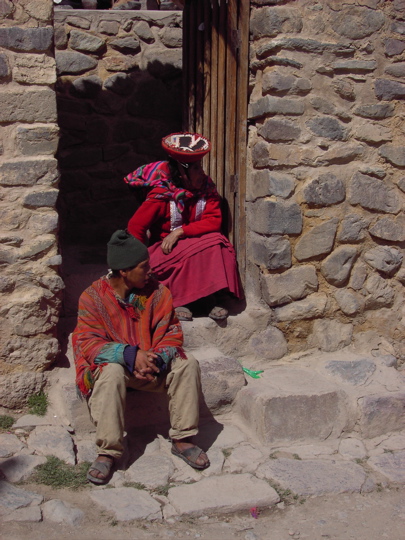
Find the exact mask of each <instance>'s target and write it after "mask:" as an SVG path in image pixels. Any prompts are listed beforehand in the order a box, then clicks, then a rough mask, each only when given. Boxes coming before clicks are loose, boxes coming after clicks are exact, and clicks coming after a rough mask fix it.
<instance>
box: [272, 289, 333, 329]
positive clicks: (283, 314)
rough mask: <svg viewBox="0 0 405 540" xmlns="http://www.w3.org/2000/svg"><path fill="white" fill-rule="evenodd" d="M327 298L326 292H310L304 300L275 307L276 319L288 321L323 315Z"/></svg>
mask: <svg viewBox="0 0 405 540" xmlns="http://www.w3.org/2000/svg"><path fill="white" fill-rule="evenodd" d="M327 300H328V299H327V296H326V294H323V293H316V294H310V295H309V296H307V298H304V300H298V302H292V303H291V304H287V305H285V306H282V307H278V308H275V310H274V313H275V316H276V320H277V321H278V322H286V321H297V320H303V319H316V318H319V317H322V316H323V315H324V313H325V310H326V305H327Z"/></svg>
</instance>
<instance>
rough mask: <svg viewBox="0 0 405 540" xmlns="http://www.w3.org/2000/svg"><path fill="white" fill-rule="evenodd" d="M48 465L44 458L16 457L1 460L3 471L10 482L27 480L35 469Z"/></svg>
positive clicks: (0, 464) (0, 465)
mask: <svg viewBox="0 0 405 540" xmlns="http://www.w3.org/2000/svg"><path fill="white" fill-rule="evenodd" d="M44 463H46V458H45V457H44V456H30V455H16V456H14V457H13V459H6V460H0V467H1V470H2V471H3V472H4V474H5V475H6V479H7V480H8V481H9V482H13V483H14V482H21V481H22V480H27V478H29V477H30V476H31V474H32V473H33V472H34V469H35V467H37V466H38V465H43V464H44Z"/></svg>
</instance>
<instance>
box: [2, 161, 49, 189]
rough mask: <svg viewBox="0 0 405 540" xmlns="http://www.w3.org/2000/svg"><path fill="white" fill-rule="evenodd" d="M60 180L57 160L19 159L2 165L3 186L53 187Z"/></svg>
mask: <svg viewBox="0 0 405 540" xmlns="http://www.w3.org/2000/svg"><path fill="white" fill-rule="evenodd" d="M58 178H59V173H58V170H57V161H56V159H50V158H37V159H19V160H12V161H11V160H10V161H5V162H3V163H2V164H1V165H0V185H1V186H10V187H11V186H34V185H36V184H37V185H52V184H54V183H55V182H57V180H58Z"/></svg>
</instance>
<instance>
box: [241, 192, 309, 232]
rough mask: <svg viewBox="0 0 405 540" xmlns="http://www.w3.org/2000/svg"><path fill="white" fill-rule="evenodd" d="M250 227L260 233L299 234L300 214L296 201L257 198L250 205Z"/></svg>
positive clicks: (300, 225)
mask: <svg viewBox="0 0 405 540" xmlns="http://www.w3.org/2000/svg"><path fill="white" fill-rule="evenodd" d="M251 208H252V210H251V211H250V221H251V228H252V229H253V230H254V231H255V232H257V233H260V234H299V233H300V232H301V230H302V214H301V209H300V207H299V205H298V204H297V203H294V202H287V201H286V202H284V201H280V202H276V201H267V200H259V201H258V202H257V203H254V205H253V206H252V207H251Z"/></svg>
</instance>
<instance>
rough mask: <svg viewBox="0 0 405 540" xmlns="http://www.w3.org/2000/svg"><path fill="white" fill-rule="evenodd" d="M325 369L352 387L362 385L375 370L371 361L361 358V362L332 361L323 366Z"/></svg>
mask: <svg viewBox="0 0 405 540" xmlns="http://www.w3.org/2000/svg"><path fill="white" fill-rule="evenodd" d="M325 369H326V370H327V371H329V372H330V373H332V374H333V375H336V376H338V377H340V378H341V379H342V380H343V381H344V382H348V383H350V384H353V385H358V384H364V383H366V382H367V380H368V379H369V378H370V377H371V375H372V374H373V373H374V371H375V369H376V365H375V363H374V362H373V361H371V360H367V359H366V358H363V359H361V360H351V361H350V360H349V361H342V360H332V361H330V362H329V363H328V364H326V365H325Z"/></svg>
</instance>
